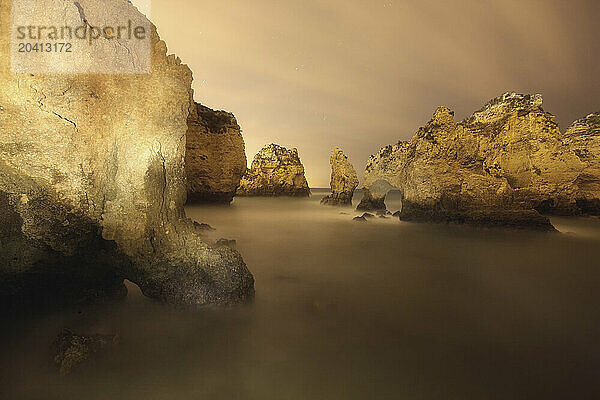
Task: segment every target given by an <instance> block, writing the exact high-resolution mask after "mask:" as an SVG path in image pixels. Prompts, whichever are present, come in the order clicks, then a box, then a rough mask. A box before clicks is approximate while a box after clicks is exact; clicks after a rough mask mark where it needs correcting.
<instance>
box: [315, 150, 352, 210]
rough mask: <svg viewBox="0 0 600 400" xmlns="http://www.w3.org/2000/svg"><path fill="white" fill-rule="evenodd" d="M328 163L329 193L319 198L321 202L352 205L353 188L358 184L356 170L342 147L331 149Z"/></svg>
mask: <svg viewBox="0 0 600 400" xmlns="http://www.w3.org/2000/svg"><path fill="white" fill-rule="evenodd" d="M329 163H330V164H331V182H330V186H331V194H330V195H328V196H325V197H324V198H323V199H322V200H321V204H326V205H331V206H349V205H352V196H353V195H354V189H356V187H357V186H358V175H357V174H356V170H355V169H354V167H353V166H352V164H351V163H350V161H349V160H348V157H347V156H346V155H345V154H344V152H343V151H342V149H340V148H338V147H336V148H334V149H333V150H331V156H330V158H329Z"/></svg>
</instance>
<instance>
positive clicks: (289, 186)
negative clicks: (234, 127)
mask: <svg viewBox="0 0 600 400" xmlns="http://www.w3.org/2000/svg"><path fill="white" fill-rule="evenodd" d="M237 196H265V197H278V196H289V197H308V196H310V189H309V187H308V182H307V181H306V177H305V176H304V166H303V165H302V163H301V162H300V157H299V156H298V150H297V149H290V150H288V149H286V148H285V147H282V146H279V145H277V144H269V145H267V146H265V147H264V148H263V149H262V150H261V151H259V152H258V154H256V156H254V160H253V161H252V166H251V168H250V169H249V170H248V171H247V172H246V174H245V175H244V176H243V177H242V180H241V182H240V186H239V188H238V190H237Z"/></svg>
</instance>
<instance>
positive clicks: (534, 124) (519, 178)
mask: <svg viewBox="0 0 600 400" xmlns="http://www.w3.org/2000/svg"><path fill="white" fill-rule="evenodd" d="M541 104H542V99H541V96H539V95H535V96H529V95H519V94H515V93H507V94H505V95H503V96H501V97H499V98H497V99H494V100H492V101H490V102H489V103H488V104H486V106H484V107H483V108H482V109H481V110H480V111H478V112H476V113H475V114H473V116H471V117H470V118H467V119H466V120H465V121H463V122H460V123H456V122H455V121H454V117H453V113H452V112H451V111H450V110H448V109H446V108H444V107H442V108H440V109H438V110H437V111H436V113H435V115H434V117H433V118H432V120H431V121H429V122H428V123H427V124H426V125H425V126H424V127H423V128H420V129H419V131H418V132H417V133H416V134H415V136H414V137H413V138H412V139H411V140H410V141H409V142H401V143H398V144H397V145H395V146H388V147H386V148H383V149H382V150H380V152H379V153H378V154H376V155H374V156H372V157H371V159H370V160H369V162H368V164H367V168H366V172H365V179H364V182H365V187H367V188H368V187H369V186H370V185H373V184H374V182H376V181H378V180H386V181H387V182H389V183H390V184H391V185H392V186H394V187H396V188H398V189H400V190H401V191H402V193H403V196H404V204H405V205H408V208H409V209H410V208H411V207H412V208H413V209H414V210H417V211H418V212H416V211H415V213H417V214H427V213H429V214H428V215H429V216H432V215H433V214H436V215H438V217H439V219H443V218H444V215H446V216H448V215H455V216H457V218H463V217H464V215H465V214H469V213H474V212H477V213H480V214H481V213H482V214H483V215H485V214H486V213H487V214H489V215H492V214H494V213H496V214H495V215H496V216H497V211H498V210H502V211H503V214H504V215H505V216H498V218H507V219H510V218H511V217H510V213H514V212H524V211H525V212H531V211H533V210H538V211H541V212H544V213H555V214H567V215H573V214H578V213H581V212H590V211H592V212H595V213H598V212H600V208H598V209H597V210H595V211H594V207H590V206H586V207H585V209H583V208H582V207H581V204H582V201H588V202H589V201H592V202H593V200H592V199H599V198H600V191H599V190H597V189H595V188H597V186H596V185H597V182H600V174H598V173H597V171H594V170H593V168H592V167H591V163H590V161H589V160H586V159H585V158H583V157H581V155H580V154H578V151H577V148H576V146H575V145H574V143H576V142H577V141H578V140H579V139H575V138H573V139H570V140H569V139H568V137H569V135H565V136H563V135H562V134H561V133H560V131H559V129H558V125H557V124H556V123H555V122H554V116H553V115H551V114H549V113H547V112H545V111H544V110H543V109H542V108H541ZM584 130H585V129H584ZM571 136H579V137H580V136H581V135H574V134H573V135H571ZM591 136H593V137H597V134H596V135H593V134H592V135H591ZM581 140H583V139H581ZM586 140H595V139H586ZM584 178H585V179H584ZM584 181H585V182H584ZM590 181H591V182H590ZM582 199H588V200H582ZM409 209H407V210H405V211H406V212H409ZM507 213H508V214H507ZM461 216H462V217H461ZM436 218H437V217H436ZM466 219H468V218H466ZM536 219H537V217H536Z"/></svg>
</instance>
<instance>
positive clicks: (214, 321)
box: [0, 190, 600, 400]
mask: <svg viewBox="0 0 600 400" xmlns="http://www.w3.org/2000/svg"><path fill="white" fill-rule="evenodd" d="M327 193H328V192H327V191H326V190H313V195H312V197H311V198H309V199H290V198H236V199H235V200H234V202H233V204H232V205H231V206H229V207H224V206H206V205H190V206H188V207H186V212H187V214H188V216H189V217H191V218H193V219H195V220H197V221H198V222H204V223H208V224H210V225H211V226H213V227H214V228H215V229H216V230H215V231H213V232H210V233H207V235H208V236H209V237H210V239H218V238H228V239H234V240H236V241H237V249H238V250H239V251H240V253H241V254H242V256H243V257H244V260H245V262H246V263H247V265H248V267H249V269H250V270H251V271H252V272H253V274H254V276H255V279H256V284H255V286H256V297H255V300H254V302H253V303H252V304H248V305H244V306H240V307H235V308H231V309H212V308H208V309H203V310H200V311H191V310H178V309H174V308H172V307H169V306H165V305H162V304H158V303H156V302H153V301H151V300H149V299H146V298H145V297H143V296H142V295H141V293H140V292H139V289H138V288H137V287H136V286H135V285H133V284H130V283H129V284H128V287H129V295H128V297H127V299H126V300H125V301H124V302H119V303H115V304H108V305H103V306H96V307H80V308H75V309H68V310H55V311H54V312H50V313H43V314H41V315H32V316H22V318H18V319H13V320H10V321H4V322H3V326H4V328H3V332H2V335H1V336H0V338H2V342H1V344H0V346H1V350H0V368H1V372H0V398H1V399H78V400H80V399H144V400H151V399H205V398H206V399H261V400H262V399H411V400H412V399H457V400H458V399H570V398H574V397H573V394H577V396H576V398H580V399H583V398H586V399H587V398H590V399H591V398H598V397H599V396H600V386H599V384H598V377H599V374H600V345H599V344H598V338H599V337H600V307H598V304H600V291H598V290H597V289H598V287H600V263H599V262H598V260H600V220H599V219H593V218H577V219H576V218H557V219H552V222H553V223H554V224H555V226H556V227H557V228H558V229H559V231H561V233H539V232H527V231H524V232H521V231H508V230H506V231H505V230H496V229H478V228H472V227H465V226H455V225H427V224H412V223H405V222H400V221H399V220H398V219H397V218H392V217H388V218H374V219H371V220H369V221H368V222H356V221H353V220H352V218H353V217H354V216H357V215H360V214H361V213H358V212H356V211H355V210H354V208H350V207H348V208H335V207H325V206H321V205H320V204H319V200H320V199H321V198H322V197H323V196H324V195H326V194H327ZM359 200H360V193H359V192H357V194H356V195H355V199H354V207H355V206H356V205H357V204H358V201H359ZM387 204H388V209H389V210H390V211H392V212H394V211H396V210H398V209H399V208H400V207H401V203H400V200H399V197H398V195H397V194H395V193H391V194H390V196H389V197H388V200H387ZM64 327H68V328H71V329H73V330H75V331H77V332H83V333H116V334H118V335H119V337H120V343H119V345H118V346H117V347H116V348H115V349H113V350H112V351H110V352H107V353H106V354H101V355H99V356H98V358H97V359H96V360H95V362H94V363H90V364H88V365H85V366H82V367H81V368H80V369H78V370H75V371H74V372H73V373H72V374H71V375H69V376H65V377H60V376H59V375H58V373H57V371H56V368H55V367H54V365H53V364H52V353H51V343H52V340H53V339H54V337H55V336H56V335H57V333H58V332H60V330H61V329H62V328H64Z"/></svg>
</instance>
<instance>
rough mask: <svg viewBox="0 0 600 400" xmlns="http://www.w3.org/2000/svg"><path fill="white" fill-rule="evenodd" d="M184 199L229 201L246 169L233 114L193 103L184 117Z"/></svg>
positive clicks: (239, 134)
mask: <svg viewBox="0 0 600 400" xmlns="http://www.w3.org/2000/svg"><path fill="white" fill-rule="evenodd" d="M185 169H186V173H187V180H188V201H192V202H208V203H226V204H227V203H230V202H231V200H233V197H234V196H235V192H236V189H237V187H238V186H239V184H240V180H241V179H242V176H243V175H244V173H245V172H246V151H245V145H244V138H243V137H242V133H241V129H240V126H239V125H238V123H237V121H236V119H235V117H234V116H233V114H230V113H227V112H225V111H214V110H211V109H210V108H208V107H204V106H202V105H200V104H197V103H196V104H195V106H194V107H193V108H192V112H191V113H190V117H189V118H188V132H187V138H186V153H185Z"/></svg>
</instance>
